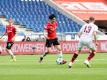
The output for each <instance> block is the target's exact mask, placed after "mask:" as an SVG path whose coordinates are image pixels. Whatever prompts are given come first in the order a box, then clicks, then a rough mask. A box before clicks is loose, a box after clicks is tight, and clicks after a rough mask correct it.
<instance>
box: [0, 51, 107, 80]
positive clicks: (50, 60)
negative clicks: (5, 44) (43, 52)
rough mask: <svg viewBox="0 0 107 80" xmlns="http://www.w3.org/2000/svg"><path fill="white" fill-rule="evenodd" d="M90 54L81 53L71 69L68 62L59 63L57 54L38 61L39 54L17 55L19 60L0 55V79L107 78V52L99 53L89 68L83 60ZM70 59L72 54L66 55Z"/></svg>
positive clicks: (58, 79)
mask: <svg viewBox="0 0 107 80" xmlns="http://www.w3.org/2000/svg"><path fill="white" fill-rule="evenodd" d="M87 56H88V54H80V55H79V57H78V59H77V61H76V63H75V64H74V65H73V67H72V68H71V69H68V66H67V64H65V65H57V64H56V62H55V61H56V55H47V57H46V58H45V59H44V62H43V63H38V60H39V55H17V56H16V57H17V61H16V62H12V61H10V56H0V80H107V53H98V54H96V56H95V58H94V59H93V60H92V61H91V65H92V68H87V67H86V66H85V65H84V64H83V61H84V60H85V59H86V57H87ZM64 58H65V59H66V60H67V61H69V60H70V58H71V55H70V54H66V55H64Z"/></svg>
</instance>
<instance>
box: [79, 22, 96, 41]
mask: <svg viewBox="0 0 107 80" xmlns="http://www.w3.org/2000/svg"><path fill="white" fill-rule="evenodd" d="M94 31H96V32H97V31H98V27H97V26H96V25H95V24H94V23H88V24H85V25H83V26H82V28H81V29H80V32H81V33H82V34H81V36H80V40H93V37H94V36H93V32H94Z"/></svg>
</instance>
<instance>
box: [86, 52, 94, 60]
mask: <svg viewBox="0 0 107 80" xmlns="http://www.w3.org/2000/svg"><path fill="white" fill-rule="evenodd" d="M95 53H96V51H92V53H90V55H89V56H88V58H87V60H88V61H90V60H91V59H92V58H93V57H94V56H95Z"/></svg>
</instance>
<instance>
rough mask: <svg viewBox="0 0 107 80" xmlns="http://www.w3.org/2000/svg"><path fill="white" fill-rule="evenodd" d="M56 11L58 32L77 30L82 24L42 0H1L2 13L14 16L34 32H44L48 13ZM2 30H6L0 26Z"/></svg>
mask: <svg viewBox="0 0 107 80" xmlns="http://www.w3.org/2000/svg"><path fill="white" fill-rule="evenodd" d="M51 13H54V14H55V15H56V16H57V20H58V29H57V30H58V32H77V31H79V29H80V27H81V26H80V25H79V24H78V23H76V22H74V21H73V20H71V19H69V18H68V17H66V16H65V15H63V14H61V13H60V12H58V11H57V10H55V9H54V8H52V7H51V6H49V5H48V4H46V3H45V2H43V1H42V0H0V15H5V16H6V18H10V17H12V18H13V19H14V21H15V22H16V23H19V24H21V25H25V27H26V28H27V29H31V30H32V31H33V32H43V29H44V28H43V27H44V24H46V23H47V21H48V15H49V14H51ZM0 31H1V32H3V31H5V29H4V27H2V26H0Z"/></svg>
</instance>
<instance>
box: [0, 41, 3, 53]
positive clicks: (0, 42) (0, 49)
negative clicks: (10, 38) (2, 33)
mask: <svg viewBox="0 0 107 80" xmlns="http://www.w3.org/2000/svg"><path fill="white" fill-rule="evenodd" d="M2 42H3V40H2V39H0V54H1V53H2V47H1V44H2Z"/></svg>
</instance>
